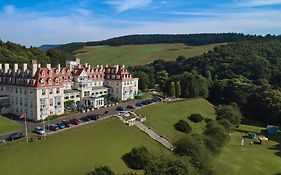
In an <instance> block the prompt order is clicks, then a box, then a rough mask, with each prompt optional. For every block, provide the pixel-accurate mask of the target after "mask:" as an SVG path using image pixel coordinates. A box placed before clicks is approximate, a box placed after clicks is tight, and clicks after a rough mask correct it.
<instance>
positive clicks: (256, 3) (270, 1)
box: [235, 0, 281, 7]
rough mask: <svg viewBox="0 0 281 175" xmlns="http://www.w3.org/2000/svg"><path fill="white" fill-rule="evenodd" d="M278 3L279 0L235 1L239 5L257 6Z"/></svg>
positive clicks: (280, 1)
mask: <svg viewBox="0 0 281 175" xmlns="http://www.w3.org/2000/svg"><path fill="white" fill-rule="evenodd" d="M279 4H281V0H238V1H236V3H235V5H237V6H239V7H259V6H271V5H279Z"/></svg>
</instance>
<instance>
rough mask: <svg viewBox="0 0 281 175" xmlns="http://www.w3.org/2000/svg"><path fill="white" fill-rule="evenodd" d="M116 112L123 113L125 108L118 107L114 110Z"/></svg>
mask: <svg viewBox="0 0 281 175" xmlns="http://www.w3.org/2000/svg"><path fill="white" fill-rule="evenodd" d="M116 110H117V111H124V110H125V108H124V107H122V106H118V107H117V108H116Z"/></svg>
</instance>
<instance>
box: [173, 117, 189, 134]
mask: <svg viewBox="0 0 281 175" xmlns="http://www.w3.org/2000/svg"><path fill="white" fill-rule="evenodd" d="M174 127H175V129H176V130H178V131H180V132H184V133H190V132H191V130H192V128H191V126H190V125H189V124H188V122H186V121H184V120H179V121H178V122H177V123H175V124H174Z"/></svg>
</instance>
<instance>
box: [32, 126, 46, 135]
mask: <svg viewBox="0 0 281 175" xmlns="http://www.w3.org/2000/svg"><path fill="white" fill-rule="evenodd" d="M34 132H35V133H37V134H40V135H44V134H46V131H45V129H44V128H42V127H40V126H37V127H36V128H35V129H34Z"/></svg>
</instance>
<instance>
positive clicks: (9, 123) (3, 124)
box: [0, 115, 22, 134]
mask: <svg viewBox="0 0 281 175" xmlns="http://www.w3.org/2000/svg"><path fill="white" fill-rule="evenodd" d="M20 129H22V126H21V125H20V124H19V123H17V122H16V121H13V120H10V119H7V118H5V117H3V116H1V115H0V134H5V133H9V132H13V131H16V130H20Z"/></svg>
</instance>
